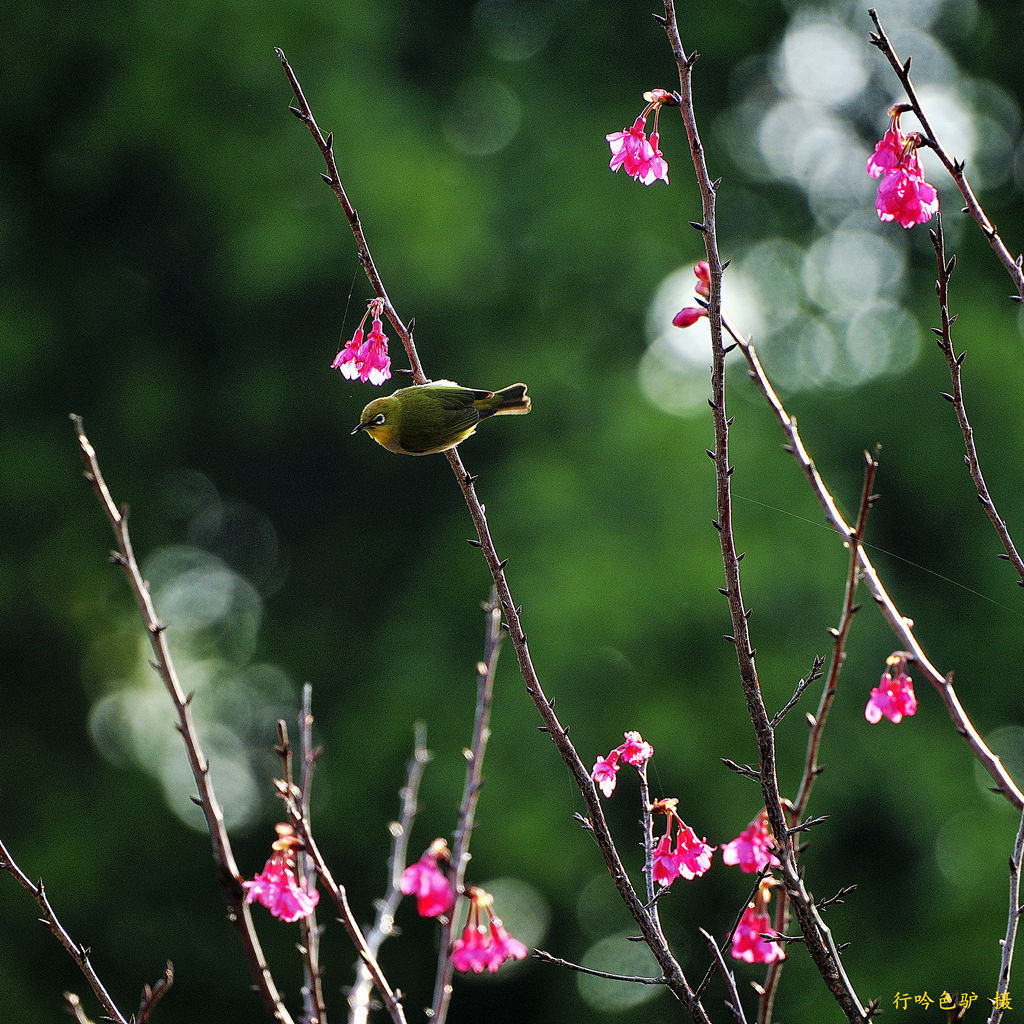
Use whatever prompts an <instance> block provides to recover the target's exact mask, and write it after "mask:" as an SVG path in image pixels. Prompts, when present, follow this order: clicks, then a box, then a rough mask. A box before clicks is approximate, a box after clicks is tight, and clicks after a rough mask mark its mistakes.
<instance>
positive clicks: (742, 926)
mask: <svg viewBox="0 0 1024 1024" xmlns="http://www.w3.org/2000/svg"><path fill="white" fill-rule="evenodd" d="M775 884H776V882H775V879H774V878H766V879H765V880H764V881H763V882H762V883H761V885H760V886H759V887H758V890H757V896H756V898H755V899H754V902H753V903H748V904H747V909H746V910H744V911H743V916H742V917H741V918H740V921H739V924H738V925H736V931H735V932H733V936H732V955H733V956H734V957H735V958H736V959H737V960H743V961H745V962H746V963H748V964H770V963H772V962H774V961H775V960H785V959H786V951H785V950H784V949H783V948H782V943H781V942H777V941H775V942H773V941H772V939H773V938H774V937H775V936H777V935H778V934H779V933H778V932H777V931H776V930H775V929H774V928H772V922H771V918H770V917H769V916H768V901H769V900H770V899H771V887H772V886H773V885H775Z"/></svg>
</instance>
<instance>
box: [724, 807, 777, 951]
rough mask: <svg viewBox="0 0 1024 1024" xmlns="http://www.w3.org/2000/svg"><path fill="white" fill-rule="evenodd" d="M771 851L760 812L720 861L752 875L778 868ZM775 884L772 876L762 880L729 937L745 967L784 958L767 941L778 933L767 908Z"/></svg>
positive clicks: (771, 839) (769, 831)
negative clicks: (744, 962)
mask: <svg viewBox="0 0 1024 1024" xmlns="http://www.w3.org/2000/svg"><path fill="white" fill-rule="evenodd" d="M774 849H775V837H774V836H773V835H772V829H771V826H770V825H769V824H768V812H767V811H766V810H764V809H762V810H761V812H760V813H759V814H758V815H757V817H756V818H754V820H753V821H752V822H751V823H750V824H749V825H748V826H747V827H746V828H745V829H744V830H743V831H742V832H741V833H740V834H739V835H738V836H737V837H736V838H735V839H733V840H732V842H729V843H726V844H725V845H724V846H723V847H722V860H723V862H724V863H726V864H738V865H739V867H740V870H741V871H745V872H747V874H755V873H757V872H761V871H764V870H765V869H766V868H769V867H773V868H777V867H779V859H778V857H776V856H775V854H774V853H772V850H774ZM776 884H778V883H777V882H776V880H775V879H774V878H773V877H772V876H771V875H768V876H767V877H766V878H764V879H763V880H762V882H761V884H760V886H759V887H758V890H757V897H756V899H755V900H754V902H753V903H750V904H748V905H747V908H746V909H745V910H744V911H743V916H742V917H741V918H740V921H739V924H738V925H737V926H736V931H735V932H734V933H733V937H732V955H733V956H734V957H735V958H736V959H737V960H745V961H746V962H747V963H748V964H754V963H760V964H770V963H771V962H772V961H773V960H785V959H786V953H785V951H784V950H783V948H782V946H781V944H780V943H778V942H771V941H769V940H770V939H771V937H772V936H775V935H778V934H779V933H778V932H777V931H776V930H775V929H774V928H773V927H772V924H771V919H770V918H769V916H768V909H767V908H768V901H769V900H770V899H771V888H772V886H773V885H776ZM764 936H768V938H764Z"/></svg>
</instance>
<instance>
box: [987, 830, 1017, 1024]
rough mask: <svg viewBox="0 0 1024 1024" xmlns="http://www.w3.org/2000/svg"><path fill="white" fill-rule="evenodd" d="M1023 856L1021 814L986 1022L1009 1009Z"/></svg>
mask: <svg viewBox="0 0 1024 1024" xmlns="http://www.w3.org/2000/svg"><path fill="white" fill-rule="evenodd" d="M1022 858H1024V815H1021V820H1020V827H1019V828H1018V829H1017V840H1016V842H1015V843H1014V844H1013V854H1012V856H1011V857H1010V912H1009V914H1008V915H1007V919H1006V937H1005V938H1003V939H1002V940H1001V941H1000V945H1001V946H1002V947H1003V955H1002V957H1001V959H1000V962H999V981H998V982H997V984H996V1000H995V1002H994V1003H993V1004H992V1014H991V1016H990V1017H989V1019H988V1024H999V1021H1000V1020H1002V1017H1003V1010H1004V1009H1009V1007H1008V1005H1004V1004H1006V1003H1008V1002H1009V999H1008V997H1007V993H1008V992H1009V991H1010V967H1011V966H1012V964H1013V947H1014V944H1015V943H1016V939H1017V925H1018V924H1020V915H1021V913H1022V911H1024V907H1021V903H1020V867H1021V859H1022Z"/></svg>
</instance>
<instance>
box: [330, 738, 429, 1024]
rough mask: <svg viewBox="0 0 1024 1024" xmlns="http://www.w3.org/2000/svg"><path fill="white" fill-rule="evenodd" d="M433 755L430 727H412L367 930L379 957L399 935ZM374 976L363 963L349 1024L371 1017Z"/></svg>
mask: <svg viewBox="0 0 1024 1024" xmlns="http://www.w3.org/2000/svg"><path fill="white" fill-rule="evenodd" d="M432 757H433V754H431V752H430V751H429V750H428V749H427V730H426V726H424V724H423V723H422V722H417V723H416V725H415V727H414V729H413V751H412V757H411V758H410V759H409V764H408V765H407V767H406V771H405V785H404V786H402V789H401V790H400V792H399V798H400V801H401V807H400V810H399V814H398V820H397V821H395V822H392V824H391V854H390V856H389V857H388V887H387V891H386V892H385V893H384V897H383V899H380V900H378V901H377V913H376V915H375V917H374V921H373V927H372V928H371V929H370V930H369V931H368V932H367V933H366V945H367V948H368V949H369V950H370V952H371V953H373V955H374V956H375V957H376V956H377V954H378V953H379V952H380V947H381V946H382V945H383V944H384V942H385V940H387V939H389V938H391V936H392V935H394V934H396V930H395V913H396V912H397V910H398V904H399V903H400V902H401V900H402V889H401V882H402V872H403V871H404V870H405V866H406V864H407V863H408V860H409V836H410V834H411V833H412V826H413V822H414V821H415V820H416V814H417V813H418V811H419V792H420V783H421V782H422V781H423V773H424V771H425V770H426V767H427V765H428V764H429V763H430V761H431V758H432ZM372 991H373V977H372V975H371V974H370V971H369V969H368V968H367V966H366V964H364V963H360V964H359V967H358V969H357V971H356V983H355V985H354V986H353V988H352V994H351V995H350V996H349V1001H348V1002H349V1018H348V1019H349V1024H366V1022H367V1021H368V1020H369V1016H370V996H371V994H372Z"/></svg>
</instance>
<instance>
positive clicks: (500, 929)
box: [452, 886, 529, 974]
mask: <svg viewBox="0 0 1024 1024" xmlns="http://www.w3.org/2000/svg"><path fill="white" fill-rule="evenodd" d="M466 895H467V896H468V897H469V913H468V915H467V917H466V927H465V928H463V930H462V937H461V938H459V939H456V940H455V942H454V943H453V944H452V966H453V967H454V968H455V970H457V971H463V972H466V971H473V972H474V973H475V974H480V973H481V972H482V971H483V970H484V968H485V967H486V968H487V970H488V971H490V972H491V974H493V973H494V972H495V971H497V970H498V968H499V967H501V965H502V964H503V963H505V962H506V961H508V960H522V959H523V958H524V957H525V956H526V955H527V954H528V953H529V950H528V949H527V948H526V946H524V945H523V943H521V942H520V941H519V940H518V939H514V938H512V936H511V935H509V933H508V932H507V931H506V930H505V926H504V925H503V924H502V923H501V920H500V919H499V918H498V917H497V916H496V915H495V913H494V911H493V909H492V908H493V905H494V897H493V896H492V895H491V894H490V893H489V892H485V891H484V890H483V889H478V888H476V887H475V886H473V887H470V889H469V891H468V892H467V893H466ZM482 910H483V911H486V912H487V921H488V926H487V927H485V926H484V925H483V923H482V921H481V911H482Z"/></svg>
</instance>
